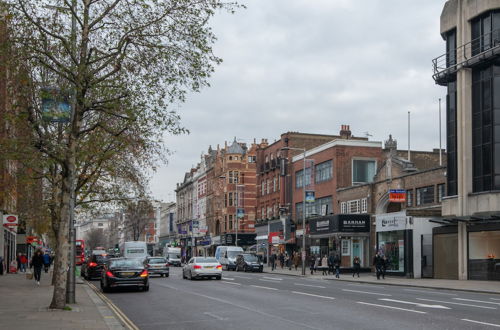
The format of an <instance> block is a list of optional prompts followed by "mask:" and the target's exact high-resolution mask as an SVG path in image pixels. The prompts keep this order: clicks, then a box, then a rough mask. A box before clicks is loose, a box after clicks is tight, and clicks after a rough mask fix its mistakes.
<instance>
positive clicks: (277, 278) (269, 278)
mask: <svg viewBox="0 0 500 330" xmlns="http://www.w3.org/2000/svg"><path fill="white" fill-rule="evenodd" d="M262 278H267V279H268V280H274V281H283V279H282V278H279V277H267V276H263V277H262Z"/></svg>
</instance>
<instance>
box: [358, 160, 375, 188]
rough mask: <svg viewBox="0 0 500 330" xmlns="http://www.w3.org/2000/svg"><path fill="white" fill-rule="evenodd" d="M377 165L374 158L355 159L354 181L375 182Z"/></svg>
mask: <svg viewBox="0 0 500 330" xmlns="http://www.w3.org/2000/svg"><path fill="white" fill-rule="evenodd" d="M375 166H376V162H375V161H374V160H361V159H354V160H353V161H352V183H353V184H356V183H367V182H373V177H374V176H375Z"/></svg>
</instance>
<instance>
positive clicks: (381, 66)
mask: <svg viewBox="0 0 500 330" xmlns="http://www.w3.org/2000/svg"><path fill="white" fill-rule="evenodd" d="M242 3H244V4H245V5H246V6H247V9H245V10H240V11H238V12H237V13H236V14H234V15H229V14H221V15H218V16H216V17H215V19H214V20H213V28H214V32H215V33H216V35H217V37H218V41H217V43H216V44H215V47H214V50H215V53H216V55H217V56H219V57H222V58H223V60H224V62H223V63H222V64H221V65H220V66H218V67H217V68H216V72H215V74H214V75H213V77H212V78H211V80H210V83H211V87H210V88H205V89H204V90H202V91H201V93H197V94H191V95H190V96H189V98H188V101H187V102H186V103H184V104H182V105H181V106H180V107H179V109H178V110H179V113H180V115H181V116H182V123H183V125H184V126H185V127H187V128H188V129H189V130H190V131H191V134H189V135H183V136H175V137H172V136H166V137H165V142H166V145H167V147H168V148H169V149H171V150H172V151H173V152H174V154H173V155H171V156H170V157H169V163H168V164H167V165H164V166H162V167H160V168H159V170H158V171H157V172H156V173H155V174H154V175H153V180H152V182H151V191H152V193H153V197H154V198H156V199H159V200H163V201H165V202H167V201H174V200H175V192H174V189H175V186H176V183H178V182H182V180H183V178H184V173H185V172H186V171H188V170H189V169H190V168H191V167H192V166H194V165H196V164H197V163H198V162H199V161H200V156H201V154H202V153H206V151H207V149H208V147H209V145H212V147H216V146H217V144H220V145H221V146H223V145H224V142H225V141H228V142H230V141H232V140H233V139H234V137H235V136H236V137H237V139H238V141H240V142H247V143H251V142H252V141H253V139H254V138H256V139H257V141H260V139H261V138H267V139H268V140H269V142H270V143H272V142H274V141H275V140H276V139H278V138H279V137H280V135H281V133H284V132H288V131H299V132H304V133H322V134H338V132H339V130H340V125H342V124H348V125H350V126H351V131H352V133H353V135H355V136H365V134H366V132H368V134H371V135H372V136H370V140H374V141H384V140H385V139H387V137H388V135H389V134H392V135H393V137H394V138H396V139H397V140H398V148H399V149H406V148H407V116H408V111H411V148H412V149H413V150H415V149H417V150H431V149H432V148H437V147H439V125H438V120H439V116H438V99H439V98H441V99H442V100H443V103H442V109H443V116H442V118H443V129H444V127H445V126H444V118H445V117H444V109H445V104H444V100H445V99H446V97H445V96H446V90H445V88H443V87H440V86H437V85H435V84H434V81H433V80H432V63H431V60H432V59H433V58H435V57H437V56H439V55H441V54H443V53H444V52H445V44H444V42H443V40H442V39H441V37H440V35H439V16H440V14H441V10H442V8H443V5H444V3H445V0H418V1H415V0H246V1H244V2H242ZM444 136H445V132H444V131H443V137H444ZM444 146H445V139H444V138H443V147H444Z"/></svg>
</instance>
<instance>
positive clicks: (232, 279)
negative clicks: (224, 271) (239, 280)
mask: <svg viewBox="0 0 500 330" xmlns="http://www.w3.org/2000/svg"><path fill="white" fill-rule="evenodd" d="M224 279H225V280H226V281H234V278H230V277H224Z"/></svg>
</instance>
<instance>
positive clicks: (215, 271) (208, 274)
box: [182, 257, 222, 280]
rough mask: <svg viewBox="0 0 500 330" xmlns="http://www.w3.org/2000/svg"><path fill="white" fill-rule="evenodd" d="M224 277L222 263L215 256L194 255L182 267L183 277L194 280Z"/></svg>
mask: <svg viewBox="0 0 500 330" xmlns="http://www.w3.org/2000/svg"><path fill="white" fill-rule="evenodd" d="M204 277H205V278H212V277H215V278H216V279H218V280H220V279H222V265H221V264H220V263H219V262H218V261H217V259H215V258H213V257H194V258H191V259H190V260H189V262H188V263H187V264H186V265H184V267H183V268H182V278H184V279H190V280H194V279H195V278H204Z"/></svg>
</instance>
